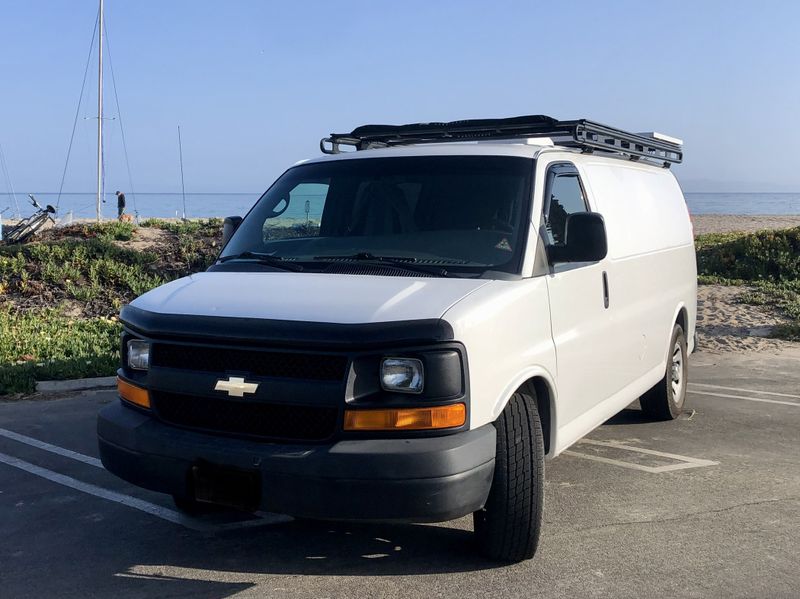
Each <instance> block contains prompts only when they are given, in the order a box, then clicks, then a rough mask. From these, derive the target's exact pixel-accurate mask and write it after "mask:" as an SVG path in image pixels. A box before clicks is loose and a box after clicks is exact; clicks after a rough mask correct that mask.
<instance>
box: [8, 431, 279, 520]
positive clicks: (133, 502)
mask: <svg viewBox="0 0 800 599" xmlns="http://www.w3.org/2000/svg"><path fill="white" fill-rule="evenodd" d="M0 437H5V438H7V439H11V440H13V441H18V442H20V443H24V444H26V445H30V446H31V447H36V448H37V449H42V450H44V451H48V452H50V453H54V454H57V455H60V456H63V457H66V458H70V459H71V460H76V461H78V462H82V463H84V464H88V465H90V466H94V467H95V468H100V469H104V468H103V463H102V462H101V461H100V460H98V459H97V458H93V457H92V456H88V455H85V454H83V453H78V452H77V451H72V450H70V449H65V448H64V447H59V446H58V445H52V444H50V443H46V442H44V441H40V440H39V439H34V438H33V437H28V436H26V435H22V434H20V433H15V432H14V431H10V430H7V429H4V428H0ZM0 463H3V464H7V465H8V466H12V467H14V468H18V469H20V470H24V471H26V472H29V473H31V474H35V475H36V476H39V477H41V478H45V479H47V480H49V481H51V482H54V483H58V484H60V485H64V486H66V487H69V488H71V489H75V490H76V491H81V492H83V493H88V494H89V495H94V496H95V497H100V498H102V499H107V500H108V501H113V502H116V503H119V504H122V505H125V506H127V507H130V508H133V509H136V510H139V511H142V512H145V513H147V514H150V515H152V516H156V517H158V518H161V519H162V520H167V521H168V522H173V523H175V524H180V525H181V526H184V527H186V528H189V529H191V530H199V531H203V532H221V531H226V530H238V529H240V528H251V527H254V526H264V525H266V524H274V523H276V522H278V521H283V520H286V521H288V520H290V519H291V518H289V517H288V516H285V517H284V516H278V515H277V514H268V513H264V512H257V513H256V514H255V516H257V517H256V518H254V519H251V520H242V521H240V522H227V523H222V524H211V523H207V522H203V521H201V520H199V519H197V518H192V517H190V516H186V515H184V514H182V513H180V512H178V511H175V510H171V509H169V508H165V507H162V506H160V505H156V504H155V503H150V502H149V501H145V500H144V499H139V498H137V497H131V496H130V495H125V494H124V493H118V492H117V491H111V490H109V489H104V488H103V487H98V486H97V485H93V484H91V483H86V482H83V481H81V480H78V479H76V478H72V477H71V476H66V475H64V474H60V473H58V472H54V471H53V470H48V469H47V468H42V467H41V466H37V465H36V464H31V463H30V462H26V461H25V460H21V459H19V458H15V457H13V456H10V455H6V454H4V453H0Z"/></svg>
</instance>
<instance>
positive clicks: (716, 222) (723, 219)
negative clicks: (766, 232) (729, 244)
mask: <svg viewBox="0 0 800 599" xmlns="http://www.w3.org/2000/svg"><path fill="white" fill-rule="evenodd" d="M692 223H693V224H694V234H695V235H705V234H706V233H730V232H732V231H745V232H753V231H759V230H761V229H790V228H792V227H800V214H797V215H744V214H693V215H692Z"/></svg>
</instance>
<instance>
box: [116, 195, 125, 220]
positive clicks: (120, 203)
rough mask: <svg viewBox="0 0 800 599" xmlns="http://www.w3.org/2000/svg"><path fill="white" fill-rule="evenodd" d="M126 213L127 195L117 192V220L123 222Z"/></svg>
mask: <svg viewBox="0 0 800 599" xmlns="http://www.w3.org/2000/svg"><path fill="white" fill-rule="evenodd" d="M124 213H125V194H124V193H122V192H121V191H117V219H119V220H122V215H123V214H124Z"/></svg>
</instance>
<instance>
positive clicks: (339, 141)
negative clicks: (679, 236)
mask: <svg viewBox="0 0 800 599" xmlns="http://www.w3.org/2000/svg"><path fill="white" fill-rule="evenodd" d="M536 137H550V138H552V139H553V143H555V144H557V145H561V146H568V147H575V148H580V149H582V150H584V151H587V152H592V151H595V150H599V151H603V152H611V153H614V154H621V155H623V156H626V157H628V158H630V159H631V160H639V159H640V158H645V159H648V160H652V161H655V162H659V163H663V165H664V166H665V167H669V165H670V164H679V163H680V162H681V161H682V160H683V148H682V146H681V145H680V144H678V143H673V142H671V141H666V140H663V139H659V138H657V137H648V136H645V135H640V134H637V133H628V132H627V131H623V130H621V129H616V128H614V127H609V126H607V125H603V124H601V123H596V122H594V121H590V120H587V119H576V120H570V121H559V120H556V119H554V118H552V117H549V116H545V115H532V116H522V117H513V118H507V119H474V120H464V121H453V122H450V123H415V124H409V125H362V126H361V127H357V128H356V129H354V130H353V131H352V132H350V133H333V134H331V136H330V137H326V138H323V139H322V140H321V141H320V149H321V150H322V152H324V153H325V154H338V153H339V152H340V151H341V149H340V147H341V146H352V147H354V148H355V149H356V150H366V149H370V148H376V147H388V146H398V145H410V144H423V143H437V142H438V143H442V142H457V141H485V140H489V139H522V138H536Z"/></svg>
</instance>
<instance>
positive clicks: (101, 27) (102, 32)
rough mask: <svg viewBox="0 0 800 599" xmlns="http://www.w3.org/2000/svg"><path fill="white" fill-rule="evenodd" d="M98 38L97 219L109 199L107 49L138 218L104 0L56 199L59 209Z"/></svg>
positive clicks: (118, 118)
mask: <svg viewBox="0 0 800 599" xmlns="http://www.w3.org/2000/svg"><path fill="white" fill-rule="evenodd" d="M95 37H97V39H98V44H97V117H96V118H97V190H96V197H95V202H94V204H95V212H96V219H97V222H100V221H101V220H102V204H103V202H104V199H105V153H104V152H105V143H104V130H103V127H104V121H105V120H107V117H106V116H105V114H104V106H103V100H104V81H103V74H104V68H105V67H104V50H107V51H108V63H109V65H108V66H109V68H110V70H111V82H112V86H113V91H114V101H115V106H116V110H117V119H116V120H118V121H119V126H120V131H121V134H122V148H123V151H124V157H125V165H126V168H127V174H128V184H129V186H130V190H131V196H132V200H133V209H134V214H135V215H136V216H137V217H138V210H137V208H136V195H135V192H134V187H133V177H132V176H131V167H130V161H129V159H128V147H127V143H126V139H125V129H124V127H123V124H122V114H121V110H120V107H119V96H118V94H117V82H116V77H115V75H114V65H113V61H112V60H111V48H110V45H109V42H108V32H107V30H106V23H105V2H104V0H99V5H98V11H97V19H96V20H95V25H94V29H93V32H92V40H91V43H90V44H89V56H88V57H87V59H86V68H85V69H84V73H83V82H82V83H81V93H80V96H79V97H78V106H77V108H76V110H75V119H74V122H73V125H72V134H71V136H70V140H69V147H68V148H67V157H66V161H65V163H64V170H63V172H62V175H61V184H60V186H59V189H58V198H57V200H56V210H58V207H59V205H60V203H61V195H62V192H63V190H64V182H65V180H66V175H67V169H68V166H69V160H70V156H71V153H72V146H73V142H74V139H75V132H76V128H77V123H78V117H79V114H80V109H81V104H82V102H83V96H84V91H85V88H86V79H87V75H88V73H89V65H90V62H91V58H92V51H93V49H94V41H95Z"/></svg>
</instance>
